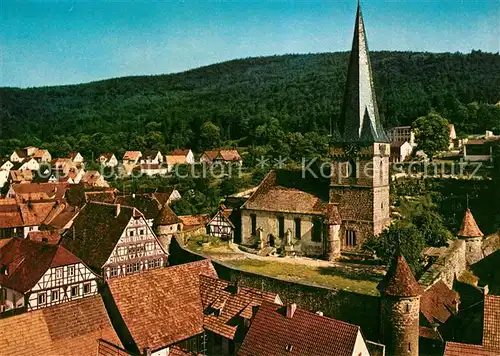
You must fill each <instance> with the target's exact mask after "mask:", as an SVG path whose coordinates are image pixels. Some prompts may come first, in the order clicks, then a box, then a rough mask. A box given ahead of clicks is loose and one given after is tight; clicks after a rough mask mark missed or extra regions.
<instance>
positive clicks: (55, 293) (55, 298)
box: [50, 290, 59, 302]
mask: <svg viewBox="0 0 500 356" xmlns="http://www.w3.org/2000/svg"><path fill="white" fill-rule="evenodd" d="M50 300H51V301H53V302H56V301H58V300H59V291H58V290H53V291H52V293H51V295H50Z"/></svg>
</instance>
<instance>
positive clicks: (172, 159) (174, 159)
mask: <svg viewBox="0 0 500 356" xmlns="http://www.w3.org/2000/svg"><path fill="white" fill-rule="evenodd" d="M165 162H166V163H167V164H168V165H169V166H173V165H176V164H186V163H187V161H186V156H184V155H182V156H174V155H166V156H165Z"/></svg>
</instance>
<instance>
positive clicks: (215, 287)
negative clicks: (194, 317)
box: [200, 276, 282, 340]
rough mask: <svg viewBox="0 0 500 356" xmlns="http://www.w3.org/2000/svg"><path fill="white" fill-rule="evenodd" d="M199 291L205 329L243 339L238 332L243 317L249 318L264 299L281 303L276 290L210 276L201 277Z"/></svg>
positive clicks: (226, 336) (230, 337)
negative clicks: (237, 283) (260, 288)
mask: <svg viewBox="0 0 500 356" xmlns="http://www.w3.org/2000/svg"><path fill="white" fill-rule="evenodd" d="M200 292H201V299H202V303H203V311H204V318H203V325H204V327H205V329H206V330H209V331H212V332H214V333H216V334H218V335H222V336H224V337H225V338H227V339H231V340H234V339H235V338H236V337H238V336H239V337H240V340H242V338H243V337H242V336H243V335H242V334H239V333H238V331H240V332H241V331H242V330H241V329H240V326H242V325H243V318H245V319H248V320H250V319H252V317H253V315H254V313H255V311H256V310H257V307H258V306H260V305H261V303H262V301H263V300H266V301H268V302H271V303H279V304H282V303H281V300H280V298H279V296H278V294H276V293H272V292H265V291H260V290H258V289H254V288H246V287H237V286H235V285H234V284H231V283H229V282H227V281H223V280H221V279H217V278H213V277H209V276H200ZM217 309H218V310H217ZM237 333H238V335H237Z"/></svg>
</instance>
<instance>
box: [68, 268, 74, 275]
mask: <svg viewBox="0 0 500 356" xmlns="http://www.w3.org/2000/svg"><path fill="white" fill-rule="evenodd" d="M68 275H69V276H74V275H75V266H68Z"/></svg>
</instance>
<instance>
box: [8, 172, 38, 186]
mask: <svg viewBox="0 0 500 356" xmlns="http://www.w3.org/2000/svg"><path fill="white" fill-rule="evenodd" d="M8 180H9V183H10V184H19V183H31V182H32V181H33V172H32V171H30V170H26V171H20V170H17V169H11V170H10V171H9V178H8Z"/></svg>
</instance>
